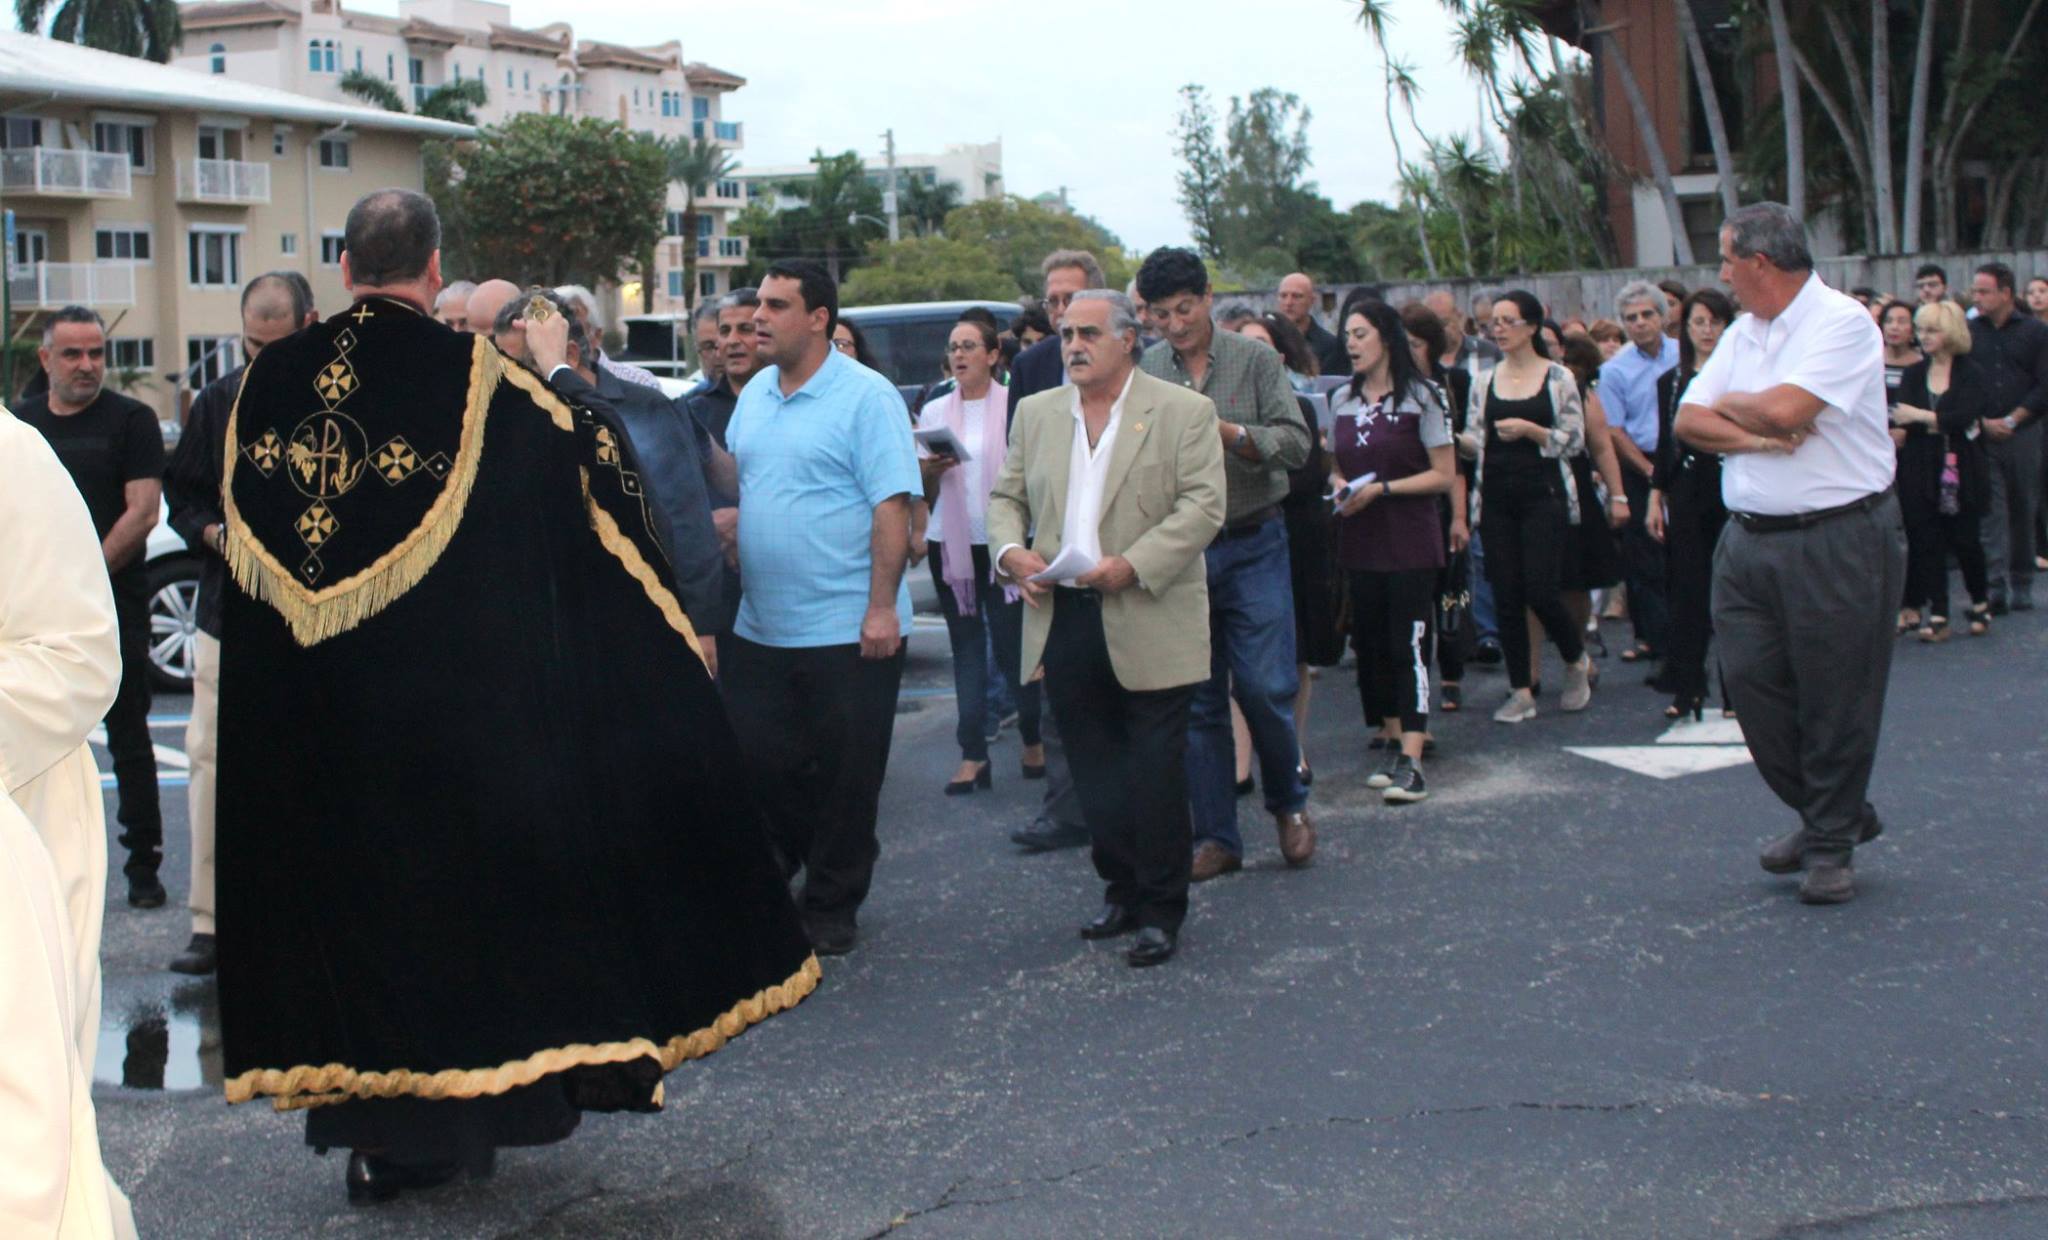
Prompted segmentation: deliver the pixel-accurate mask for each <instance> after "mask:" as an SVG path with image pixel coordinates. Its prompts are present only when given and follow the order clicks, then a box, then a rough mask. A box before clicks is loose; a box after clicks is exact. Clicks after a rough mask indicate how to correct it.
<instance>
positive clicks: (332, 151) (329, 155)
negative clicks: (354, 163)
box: [320, 138, 349, 172]
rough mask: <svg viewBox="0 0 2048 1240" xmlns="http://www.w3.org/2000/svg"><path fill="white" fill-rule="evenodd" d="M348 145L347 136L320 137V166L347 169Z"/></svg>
mask: <svg viewBox="0 0 2048 1240" xmlns="http://www.w3.org/2000/svg"><path fill="white" fill-rule="evenodd" d="M348 146H349V143H348V139H347V138H322V139H320V166H321V167H322V168H333V169H336V170H337V171H341V172H346V171H348V160H349V150H348Z"/></svg>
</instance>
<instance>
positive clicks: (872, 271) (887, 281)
mask: <svg viewBox="0 0 2048 1240" xmlns="http://www.w3.org/2000/svg"><path fill="white" fill-rule="evenodd" d="M1022 292H1023V290H1022V289H1021V288H1019V287H1018V284H1017V281H1016V280H1015V278H1013V277H1012V276H1011V275H1010V273H1009V272H1007V271H1005V270H1003V268H1002V267H1001V266H1000V265H999V264H998V263H997V262H996V259H995V257H994V256H993V255H992V254H990V253H989V251H988V250H986V249H984V248H982V247H981V246H978V245H973V244H970V243H968V242H965V241H956V240H953V239H952V238H950V237H905V238H904V239H903V240H901V241H895V242H888V241H885V242H883V243H881V244H880V245H877V246H875V247H874V248H873V249H871V250H870V251H869V252H868V261H867V262H866V263H865V264H863V265H862V266H861V267H860V268H859V269H858V270H857V271H855V272H854V273H853V274H852V275H851V276H848V277H847V280H846V286H845V287H844V288H843V289H841V290H840V300H841V301H842V302H844V303H845V304H846V305H849V306H875V305H883V304H887V303H889V302H899V301H958V300H967V299H987V300H991V301H1014V300H1016V298H1017V297H1018V295H1019V294H1021V293H1022Z"/></svg>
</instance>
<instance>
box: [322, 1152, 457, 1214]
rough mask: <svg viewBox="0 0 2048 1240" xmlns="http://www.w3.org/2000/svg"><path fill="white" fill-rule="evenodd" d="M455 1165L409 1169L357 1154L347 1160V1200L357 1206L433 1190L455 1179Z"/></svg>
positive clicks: (447, 1164) (385, 1160)
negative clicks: (407, 1191)
mask: <svg viewBox="0 0 2048 1240" xmlns="http://www.w3.org/2000/svg"><path fill="white" fill-rule="evenodd" d="M461 1169H462V1168H461V1166H460V1165H459V1164H456V1163H436V1164H434V1165H432V1166H429V1167H408V1166H405V1165H403V1164H401V1163H395V1162H392V1161H390V1160H389V1159H385V1158H379V1157H378V1156H377V1155H375V1154H365V1153H363V1152H362V1151H361V1150H357V1151H355V1152H354V1153H352V1154H350V1155H349V1156H348V1179H347V1183H348V1199H349V1201H350V1202H352V1203H354V1204H356V1205H366V1204H368V1203H371V1202H377V1201H390V1200H391V1199H393V1198H394V1197H397V1196H398V1194H400V1193H401V1192H404V1191H405V1190H406V1189H408V1188H413V1189H419V1188H433V1187H435V1186H436V1185H440V1184H446V1183H447V1182H448V1181H450V1180H452V1179H454V1178H455V1175H456V1173H457V1172H458V1171H460V1170H461Z"/></svg>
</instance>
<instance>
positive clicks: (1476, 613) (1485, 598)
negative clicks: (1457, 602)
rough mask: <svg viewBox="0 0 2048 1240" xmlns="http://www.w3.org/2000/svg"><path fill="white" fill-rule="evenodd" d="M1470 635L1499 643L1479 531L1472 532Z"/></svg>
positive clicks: (1491, 584) (1483, 546) (1497, 625)
mask: <svg viewBox="0 0 2048 1240" xmlns="http://www.w3.org/2000/svg"><path fill="white" fill-rule="evenodd" d="M1469 579H1470V581H1471V583H1472V633H1473V636H1474V638H1475V639H1477V640H1479V641H1489V640H1490V641H1496V642H1497V641H1499V640H1500V625H1499V624H1497V623H1496V622H1495V621H1494V617H1493V583H1492V582H1490V581H1488V580H1487V579H1486V545H1485V544H1484V543H1482V542H1481V541H1480V540H1479V531H1478V530H1473V531H1472V572H1471V574H1470V578H1469Z"/></svg>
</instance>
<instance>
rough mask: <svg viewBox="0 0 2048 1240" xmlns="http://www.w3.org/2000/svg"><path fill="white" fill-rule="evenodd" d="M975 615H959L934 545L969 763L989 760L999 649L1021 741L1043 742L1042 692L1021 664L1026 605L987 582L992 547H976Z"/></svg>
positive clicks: (959, 734) (935, 579) (940, 551)
mask: <svg viewBox="0 0 2048 1240" xmlns="http://www.w3.org/2000/svg"><path fill="white" fill-rule="evenodd" d="M971 554H972V560H973V564H974V583H975V596H974V614H973V615H971V616H963V615H961V614H960V604H959V601H958V600H957V599H955V598H954V597H953V587H951V586H949V585H947V584H946V555H945V549H944V548H943V547H940V546H938V545H936V544H934V545H933V547H932V549H931V554H930V555H928V556H926V557H925V562H926V563H927V564H929V565H931V570H932V587H933V588H934V589H935V590H937V591H938V595H939V613H940V614H941V615H943V616H945V618H946V637H947V640H949V641H950V642H951V643H952V645H953V700H954V703H955V705H956V707H957V709H958V712H959V724H958V726H957V727H956V728H955V729H954V732H953V739H954V740H956V741H958V742H959V744H960V757H961V758H962V759H963V760H964V761H968V762H986V761H988V732H987V731H986V730H985V729H986V728H987V727H988V699H989V689H990V685H989V680H990V679H991V677H990V676H989V672H988V650H989V648H990V646H993V647H994V648H995V652H996V666H997V667H998V668H1000V669H1001V670H1002V673H1003V675H1005V676H1007V677H1009V678H1010V683H1011V684H1013V685H1015V686H1016V687H1017V736H1018V739H1020V740H1021V741H1023V743H1024V744H1026V745H1037V744H1041V743H1043V741H1044V739H1045V738H1044V737H1043V736H1042V735H1041V734H1040V732H1039V726H1038V725H1039V715H1040V710H1039V697H1040V695H1039V691H1038V685H1037V683H1036V682H1032V683H1025V681H1024V678H1023V673H1022V671H1021V669H1019V668H1018V666H1017V663H1018V661H1019V660H1020V659H1021V658H1023V654H1024V604H1023V603H1022V602H1015V603H1013V602H1009V601H1008V600H1007V597H1006V595H1005V593H1004V590H1003V587H1001V586H999V585H996V584H994V583H993V582H991V581H990V580H989V563H988V547H987V546H986V545H985V544H983V543H975V544H974V545H973V548H972V553H971Z"/></svg>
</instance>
